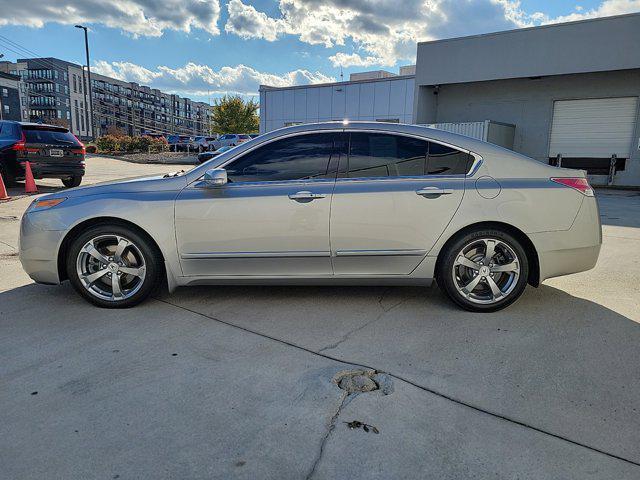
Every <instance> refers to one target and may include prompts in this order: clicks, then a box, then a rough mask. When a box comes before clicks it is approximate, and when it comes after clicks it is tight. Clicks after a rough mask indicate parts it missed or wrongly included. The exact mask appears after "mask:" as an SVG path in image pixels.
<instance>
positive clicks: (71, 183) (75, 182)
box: [62, 175, 82, 188]
mask: <svg viewBox="0 0 640 480" xmlns="http://www.w3.org/2000/svg"><path fill="white" fill-rule="evenodd" d="M81 183H82V177H81V176H80V175H74V176H73V177H67V178H63V179H62V184H63V185H64V186H65V187H67V188H73V187H79V186H80V184H81Z"/></svg>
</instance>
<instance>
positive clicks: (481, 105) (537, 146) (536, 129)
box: [414, 68, 640, 185]
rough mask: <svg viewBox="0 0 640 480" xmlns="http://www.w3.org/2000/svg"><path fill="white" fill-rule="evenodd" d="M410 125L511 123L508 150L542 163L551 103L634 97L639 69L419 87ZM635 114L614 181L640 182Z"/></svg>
mask: <svg viewBox="0 0 640 480" xmlns="http://www.w3.org/2000/svg"><path fill="white" fill-rule="evenodd" d="M416 91H417V92H418V95H417V98H416V106H415V112H416V115H415V118H414V120H415V123H443V122H470V121H479V120H484V119H491V120H493V121H496V122H503V123H510V124H514V125H516V134H515V141H514V150H515V151H517V152H520V153H523V154H525V155H528V156H531V157H533V158H536V159H538V160H540V161H545V162H546V161H548V154H549V137H550V132H551V122H552V118H553V102H554V101H555V100H570V99H578V98H603V97H626V96H640V68H638V69H635V70H626V71H617V72H602V73H590V74H577V75H561V76H555V77H543V78H539V79H528V78H526V79H511V80H495V81H487V82H471V83H464V84H453V85H441V86H440V87H439V89H438V90H437V92H438V94H437V95H434V93H435V91H436V89H434V88H433V87H426V86H419V87H417V89H416ZM639 137H640V117H638V118H636V132H635V134H634V145H632V156H631V158H630V159H629V160H627V165H626V169H625V171H623V172H618V173H617V175H616V177H615V184H618V185H640V150H638V142H639V141H640V140H639Z"/></svg>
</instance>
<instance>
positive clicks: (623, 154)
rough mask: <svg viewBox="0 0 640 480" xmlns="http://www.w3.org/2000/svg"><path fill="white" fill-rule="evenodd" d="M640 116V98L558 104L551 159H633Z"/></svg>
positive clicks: (553, 128) (560, 102) (554, 109)
mask: <svg viewBox="0 0 640 480" xmlns="http://www.w3.org/2000/svg"><path fill="white" fill-rule="evenodd" d="M637 112H638V97H621V98H600V99H589V100H558V101H556V102H555V103H554V106H553V124H552V127H551V144H550V147H549V150H550V151H549V157H552V158H553V157H556V156H557V155H558V154H561V155H562V157H563V158H611V156H612V155H613V154H615V155H617V156H618V158H629V155H630V152H631V148H632V144H633V143H634V142H633V140H634V139H633V135H634V131H635V122H636V115H637Z"/></svg>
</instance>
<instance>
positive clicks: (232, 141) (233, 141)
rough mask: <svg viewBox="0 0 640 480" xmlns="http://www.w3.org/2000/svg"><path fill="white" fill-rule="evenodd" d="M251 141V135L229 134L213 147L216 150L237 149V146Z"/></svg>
mask: <svg viewBox="0 0 640 480" xmlns="http://www.w3.org/2000/svg"><path fill="white" fill-rule="evenodd" d="M249 140H251V137H250V136H249V135H245V134H236V133H228V134H226V135H222V136H221V137H220V138H218V139H217V140H216V141H215V142H213V146H214V148H215V149H216V150H217V149H218V148H220V147H235V146H236V145H240V144H241V143H243V142H248V141H249Z"/></svg>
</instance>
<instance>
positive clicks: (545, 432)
mask: <svg viewBox="0 0 640 480" xmlns="http://www.w3.org/2000/svg"><path fill="white" fill-rule="evenodd" d="M155 300H156V301H158V302H161V303H164V304H166V305H170V306H172V307H175V308H178V309H180V310H184V311H186V312H190V313H192V314H194V315H199V316H201V317H204V318H208V319H209V320H213V321H215V322H218V323H221V324H223V325H227V326H229V327H232V328H235V329H238V330H242V331H244V332H247V333H251V334H254V335H258V336H260V337H262V338H267V339H269V340H272V341H274V342H278V343H280V344H282V345H287V346H289V347H292V348H296V349H298V350H301V351H303V352H307V353H310V354H312V355H317V356H319V357H322V358H326V359H327V360H331V361H334V362H338V363H342V364H345V365H349V366H357V367H362V368H365V369H368V370H373V371H376V372H378V373H386V374H387V375H388V376H389V377H391V378H394V379H396V380H399V381H401V382H404V383H406V384H408V385H411V386H413V387H415V388H418V389H420V390H423V391H425V392H427V393H430V394H432V395H435V396H437V397H440V398H442V399H444V400H448V401H450V402H453V403H455V404H457V405H460V406H463V407H466V408H469V409H471V410H474V411H476V412H478V413H482V414H485V415H489V416H491V417H493V418H496V419H498V420H502V421H505V422H508V423H511V424H513V425H518V426H520V427H523V428H526V429H528V430H531V431H534V432H538V433H540V434H543V435H546V436H548V437H552V438H556V439H558V440H562V441H565V442H567V443H570V444H572V445H575V446H578V447H582V448H586V449H587V450H590V451H592V452H596V453H599V454H602V455H605V456H607V457H609V458H613V459H616V460H620V461H622V462H625V463H628V464H631V465H634V466H636V467H640V462H638V461H635V460H631V459H629V458H625V457H622V456H620V455H616V454H615V453H611V452H607V451H606V450H602V449H601V448H598V447H594V446H592V445H587V444H586V443H582V442H580V441H578V440H574V439H571V438H569V437H565V436H563V435H561V434H557V433H553V432H551V431H548V430H544V429H543V428H540V427H536V426H535V425H532V424H529V423H526V422H524V421H522V420H518V419H516V418H511V417H508V416H506V415H503V414H501V413H498V412H493V411H491V410H488V409H486V408H484V407H480V406H478V405H474V404H472V403H470V402H469V401H466V400H462V399H459V398H456V397H453V396H451V395H449V394H447V393H444V392H441V391H438V390H435V389H433V388H431V387H426V386H424V385H420V384H419V383H416V382H414V381H413V380H411V379H408V378H406V377H403V376H402V375H399V374H395V373H392V372H384V371H383V370H381V369H379V368H375V367H372V366H370V365H365V364H363V363H359V362H350V361H348V360H345V359H342V358H338V357H334V356H331V355H328V354H326V353H323V352H321V351H315V350H312V349H310V348H307V347H303V346H301V345H297V344H295V343H292V342H289V341H287V340H283V339H281V338H277V337H273V336H271V335H267V334H264V333H260V332H258V331H255V330H251V329H250V328H247V327H243V326H241V325H236V324H235V323H232V322H229V321H226V320H221V319H219V318H216V317H213V316H211V315H207V314H206V313H202V312H198V311H197V310H193V309H191V308H188V307H184V306H182V305H177V304H175V303H171V302H169V301H167V300H164V299H162V298H155ZM394 308H395V307H394ZM349 397H350V395H346V396H344V398H343V399H342V402H341V404H340V408H338V410H337V414H339V413H340V409H341V408H343V407H344V405H345V402H347V399H348V398H349ZM336 419H337V415H336ZM334 427H335V422H334ZM331 431H332V429H331V430H330V431H329V432H328V434H327V438H328V437H329V435H330V433H331ZM324 443H326V440H325V442H324ZM320 453H321V455H320V457H321V456H322V453H323V451H322V450H321V452H320ZM317 462H319V459H318V460H317V461H316V463H317ZM311 473H313V471H312V472H311ZM311 473H310V474H311ZM307 478H309V477H308V476H307Z"/></svg>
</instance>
